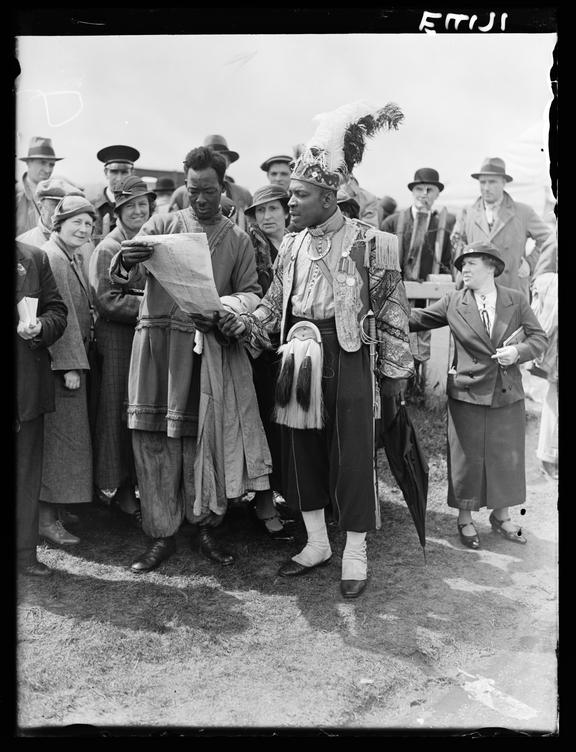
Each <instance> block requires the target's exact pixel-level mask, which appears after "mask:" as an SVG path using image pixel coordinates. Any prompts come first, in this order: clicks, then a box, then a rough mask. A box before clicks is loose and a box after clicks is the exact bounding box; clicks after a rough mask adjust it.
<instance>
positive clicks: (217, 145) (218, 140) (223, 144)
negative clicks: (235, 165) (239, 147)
mask: <svg viewBox="0 0 576 752" xmlns="http://www.w3.org/2000/svg"><path fill="white" fill-rule="evenodd" d="M204 146H207V147H208V149H212V151H219V152H221V153H222V154H227V155H228V159H229V160H230V162H235V161H236V160H237V159H239V157H240V155H239V154H238V152H237V151H232V150H231V149H229V148H228V143H227V141H226V139H225V138H224V136H218V135H212V136H206V138H205V139H204Z"/></svg>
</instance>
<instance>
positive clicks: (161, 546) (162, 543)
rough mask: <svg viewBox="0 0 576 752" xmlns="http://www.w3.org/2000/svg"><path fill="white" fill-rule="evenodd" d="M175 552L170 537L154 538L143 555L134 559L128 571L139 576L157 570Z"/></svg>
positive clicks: (174, 543)
mask: <svg viewBox="0 0 576 752" xmlns="http://www.w3.org/2000/svg"><path fill="white" fill-rule="evenodd" d="M175 550H176V542H175V540H174V538H173V537H172V536H170V537H169V538H155V539H154V541H153V542H152V544H151V545H150V546H148V548H147V549H146V551H144V553H143V554H142V555H141V556H139V557H138V558H137V559H134V561H133V562H132V566H131V567H130V570H131V571H132V572H136V573H137V574H140V573H141V572H151V571H152V570H153V569H157V568H158V567H159V566H160V564H162V562H163V561H165V560H166V559H168V557H170V556H172V554H173V553H174V551H175Z"/></svg>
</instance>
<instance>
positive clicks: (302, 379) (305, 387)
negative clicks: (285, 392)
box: [296, 355, 312, 410]
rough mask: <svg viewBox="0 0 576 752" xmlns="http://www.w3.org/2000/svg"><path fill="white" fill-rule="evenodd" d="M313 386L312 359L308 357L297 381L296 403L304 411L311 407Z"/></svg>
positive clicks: (299, 370) (301, 367)
mask: <svg viewBox="0 0 576 752" xmlns="http://www.w3.org/2000/svg"><path fill="white" fill-rule="evenodd" d="M311 386H312V358H311V357H310V356H309V355H306V356H305V357H304V358H303V360H302V363H301V364H300V368H299V369H298V380H297V381H296V401H297V402H298V404H299V405H300V407H301V408H302V409H303V410H308V408H309V407H310V392H311Z"/></svg>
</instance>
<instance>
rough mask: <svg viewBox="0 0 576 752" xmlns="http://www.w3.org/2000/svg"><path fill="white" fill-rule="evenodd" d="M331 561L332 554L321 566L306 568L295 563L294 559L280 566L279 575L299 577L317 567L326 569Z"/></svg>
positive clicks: (314, 565) (315, 565)
mask: <svg viewBox="0 0 576 752" xmlns="http://www.w3.org/2000/svg"><path fill="white" fill-rule="evenodd" d="M331 560H332V554H330V556H329V557H328V558H327V559H324V561H321V562H320V563H319V564H313V565H312V566H311V567H306V566H304V564H299V563H298V562H297V561H294V559H288V560H287V561H285V562H284V563H283V564H282V565H281V566H280V569H279V570H278V574H279V575H280V577H299V576H300V575H301V574H306V573H307V572H311V571H312V570H313V569H316V567H325V566H326V565H327V564H329V563H330V561H331Z"/></svg>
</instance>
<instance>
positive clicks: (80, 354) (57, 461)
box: [39, 195, 96, 545]
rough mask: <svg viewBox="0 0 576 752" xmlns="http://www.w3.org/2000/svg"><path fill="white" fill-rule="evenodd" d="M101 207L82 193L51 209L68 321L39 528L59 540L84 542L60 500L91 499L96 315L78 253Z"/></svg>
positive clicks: (49, 421)
mask: <svg viewBox="0 0 576 752" xmlns="http://www.w3.org/2000/svg"><path fill="white" fill-rule="evenodd" d="M95 219H96V211H95V209H94V207H93V206H92V204H91V203H90V202H89V201H88V200H87V199H85V198H84V197H83V196H72V195H68V196H64V198H63V199H62V200H61V201H60V203H59V204H58V206H57V207H56V209H55V211H54V214H53V215H52V228H53V232H52V234H51V236H50V239H49V240H48V241H47V242H46V243H45V245H44V246H43V249H44V250H45V251H46V253H47V255H48V258H49V260H50V266H51V268H52V271H53V273H54V277H55V279H56V283H57V285H58V289H59V291H60V295H61V296H62V299H63V300H64V302H65V303H66V305H67V307H68V325H67V327H66V330H65V331H64V334H63V335H62V337H61V338H60V339H59V340H58V341H57V342H55V343H54V345H52V347H51V348H50V353H51V355H52V370H53V372H54V375H55V392H56V410H55V412H53V413H49V414H48V415H46V418H45V423H44V462H43V467H42V487H41V490H40V506H39V533H40V536H41V537H42V538H45V539H46V540H49V541H51V542H52V543H56V544H59V545H70V544H75V543H78V542H79V540H80V539H79V538H78V537H77V536H75V535H73V534H72V533H70V532H69V531H68V530H67V529H66V528H65V527H64V526H63V524H62V521H61V519H60V518H59V514H58V505H68V504H89V503H90V502H91V501H92V446H91V439H90V425H89V418H88V399H87V378H88V372H89V370H90V365H89V360H88V348H89V345H90V339H91V328H92V315H91V308H92V306H91V296H90V291H89V288H88V280H87V279H86V277H85V275H84V271H83V263H82V257H81V254H80V253H79V251H80V248H82V246H83V245H85V243H87V242H88V241H89V240H90V237H91V235H92V230H93V227H94V221H95Z"/></svg>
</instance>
